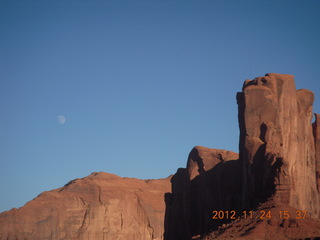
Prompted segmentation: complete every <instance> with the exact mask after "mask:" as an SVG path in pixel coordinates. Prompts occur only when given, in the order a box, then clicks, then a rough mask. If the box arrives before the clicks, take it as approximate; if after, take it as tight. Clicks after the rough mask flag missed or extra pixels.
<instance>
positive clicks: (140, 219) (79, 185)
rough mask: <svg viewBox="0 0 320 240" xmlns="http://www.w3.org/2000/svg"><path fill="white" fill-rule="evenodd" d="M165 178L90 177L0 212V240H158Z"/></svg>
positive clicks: (161, 233) (165, 184) (110, 175)
mask: <svg viewBox="0 0 320 240" xmlns="http://www.w3.org/2000/svg"><path fill="white" fill-rule="evenodd" d="M169 189H170V178H166V179H159V180H139V179H134V178H121V177H119V176H116V175H113V174H108V173H103V172H100V173H92V174H91V175H90V176H88V177H85V178H83V179H76V180H73V181H71V182H69V183H68V184H66V185H65V186H64V187H62V188H59V189H55V190H52V191H48V192H44V193H42V194H41V195H39V196H38V197H37V198H35V199H34V200H32V201H30V202H28V203H27V204H26V205H25V206H23V207H21V208H19V209H12V210H10V211H7V212H3V213H1V214H0V240H16V239H24V240H56V239H57V240H58V239H59V240H63V239H65V240H72V239H76V240H95V239H99V240H116V239H121V240H122V239H126V240H129V239H131V240H137V239H144V240H160V239H163V232H164V227H163V222H164V211H165V204H164V199H163V196H164V193H165V192H167V191H169Z"/></svg>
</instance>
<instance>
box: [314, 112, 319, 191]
mask: <svg viewBox="0 0 320 240" xmlns="http://www.w3.org/2000/svg"><path fill="white" fill-rule="evenodd" d="M314 115H315V122H314V123H313V136H314V146H315V150H316V177H317V187H318V192H319V193H320V115H319V114H316V113H315V114H314Z"/></svg>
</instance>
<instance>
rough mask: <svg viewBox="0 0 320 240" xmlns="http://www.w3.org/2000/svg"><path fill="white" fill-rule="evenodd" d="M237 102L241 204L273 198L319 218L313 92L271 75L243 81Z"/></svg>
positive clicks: (251, 204) (288, 77) (316, 133)
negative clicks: (297, 87) (299, 88)
mask: <svg viewBox="0 0 320 240" xmlns="http://www.w3.org/2000/svg"><path fill="white" fill-rule="evenodd" d="M237 101H238V106H239V126H240V143H239V147H240V149H239V150H240V161H241V166H242V176H243V178H242V179H243V182H242V190H243V191H242V204H243V206H244V207H249V208H250V207H253V206H254V205H256V204H258V203H259V202H262V201H264V200H266V199H267V198H268V197H270V196H271V195H273V194H275V195H274V197H275V199H276V200H277V201H278V202H279V203H282V204H289V205H290V206H292V207H295V208H297V209H301V210H305V211H308V212H309V213H310V214H311V215H312V216H314V217H317V216H319V213H320V202H319V193H318V190H317V180H316V174H315V173H316V170H317V161H316V150H315V139H314V135H315V136H319V126H318V125H317V124H315V125H314V131H313V129H312V125H311V120H312V104H313V101H314V95H313V93H312V92H311V91H309V90H305V89H301V90H296V87H295V83H294V77H293V76H292V75H285V74H275V73H270V74H266V75H265V76H264V77H258V78H255V79H254V80H246V81H245V83H244V86H243V91H242V92H241V93H238V95H237ZM313 132H314V134H313ZM317 141H318V142H317ZM317 141H316V144H318V145H319V139H318V140H317ZM318 148H319V146H318ZM318 151H319V150H318ZM318 158H319V157H318ZM318 168H319V166H318ZM318 170H319V169H318ZM318 173H319V172H318Z"/></svg>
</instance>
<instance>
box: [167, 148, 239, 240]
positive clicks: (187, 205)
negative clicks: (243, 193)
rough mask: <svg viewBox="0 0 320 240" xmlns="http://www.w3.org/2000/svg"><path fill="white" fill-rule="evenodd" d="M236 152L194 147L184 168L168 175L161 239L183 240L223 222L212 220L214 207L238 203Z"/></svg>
mask: <svg viewBox="0 0 320 240" xmlns="http://www.w3.org/2000/svg"><path fill="white" fill-rule="evenodd" d="M237 159H238V154H237V153H234V152H231V151H226V150H219V149H211V148H205V147H200V146H198V147H195V148H193V149H192V151H191V152H190V154H189V158H188V163H187V168H180V169H178V171H177V173H176V174H175V175H174V176H173V177H172V179H171V183H172V192H171V193H167V194H166V217H165V229H166V232H165V239H167V240H174V239H175V240H176V239H179V240H184V239H191V237H192V236H195V235H198V234H201V233H204V232H208V231H209V230H210V229H212V228H214V227H216V226H218V225H219V224H221V222H224V221H217V222H213V221H212V210H214V209H220V210H223V209H230V208H233V209H236V208H237V207H238V206H239V200H240V189H241V184H240V180H241V175H240V171H239V169H240V168H239V167H240V165H239V161H237Z"/></svg>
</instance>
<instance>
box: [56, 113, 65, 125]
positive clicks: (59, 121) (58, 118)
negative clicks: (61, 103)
mask: <svg viewBox="0 0 320 240" xmlns="http://www.w3.org/2000/svg"><path fill="white" fill-rule="evenodd" d="M57 121H58V123H60V124H61V125H63V124H65V123H66V118H65V116H63V115H59V116H58V117H57Z"/></svg>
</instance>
